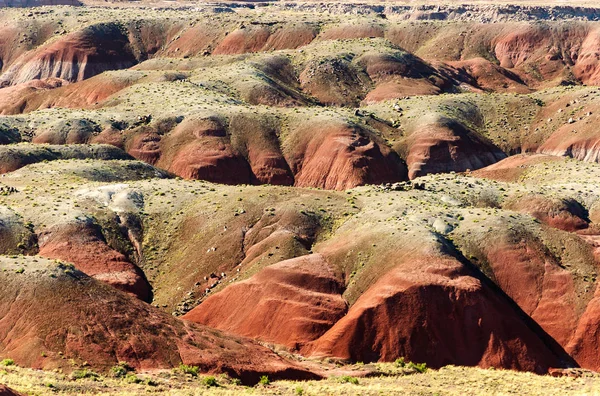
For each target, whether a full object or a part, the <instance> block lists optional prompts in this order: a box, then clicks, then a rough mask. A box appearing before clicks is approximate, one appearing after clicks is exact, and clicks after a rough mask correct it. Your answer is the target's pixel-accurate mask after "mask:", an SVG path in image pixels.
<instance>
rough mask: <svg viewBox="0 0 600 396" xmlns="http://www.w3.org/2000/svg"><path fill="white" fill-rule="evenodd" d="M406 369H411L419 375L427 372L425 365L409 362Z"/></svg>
mask: <svg viewBox="0 0 600 396" xmlns="http://www.w3.org/2000/svg"><path fill="white" fill-rule="evenodd" d="M407 367H408V368H410V369H413V370H415V371H417V372H419V373H424V372H425V371H427V363H413V362H409V363H408V365H407Z"/></svg>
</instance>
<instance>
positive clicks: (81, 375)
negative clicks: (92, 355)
mask: <svg viewBox="0 0 600 396" xmlns="http://www.w3.org/2000/svg"><path fill="white" fill-rule="evenodd" d="M99 377H100V376H99V375H98V374H96V373H94V372H93V371H91V370H88V369H83V370H75V371H73V372H72V373H71V379H74V380H78V379H86V378H87V379H93V380H96V379H98V378H99Z"/></svg>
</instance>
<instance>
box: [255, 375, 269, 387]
mask: <svg viewBox="0 0 600 396" xmlns="http://www.w3.org/2000/svg"><path fill="white" fill-rule="evenodd" d="M258 383H259V384H261V385H269V384H270V383H271V380H270V379H269V377H268V376H266V375H263V376H262V377H260V380H259V381H258Z"/></svg>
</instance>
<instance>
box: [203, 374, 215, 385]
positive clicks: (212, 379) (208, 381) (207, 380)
mask: <svg viewBox="0 0 600 396" xmlns="http://www.w3.org/2000/svg"><path fill="white" fill-rule="evenodd" d="M202 383H203V384H204V385H206V386H208V387H209V388H210V387H212V386H219V384H218V383H217V379H216V378H215V377H213V376H212V375H210V376H208V377H204V378H202Z"/></svg>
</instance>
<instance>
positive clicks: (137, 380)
mask: <svg viewBox="0 0 600 396" xmlns="http://www.w3.org/2000/svg"><path fill="white" fill-rule="evenodd" d="M125 381H127V382H128V383H130V384H139V383H141V382H142V380H141V379H140V378H138V376H137V375H135V374H134V373H127V375H126V376H125Z"/></svg>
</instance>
